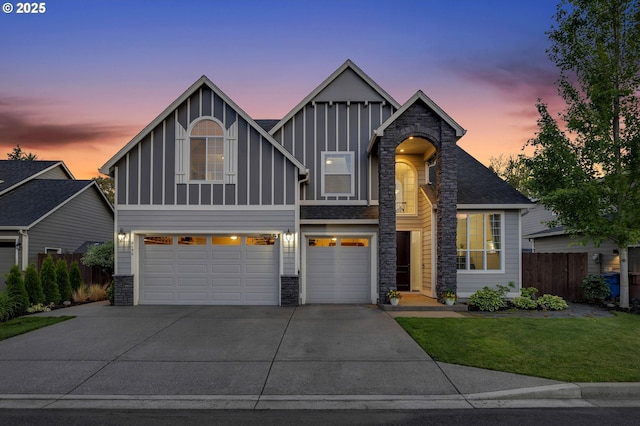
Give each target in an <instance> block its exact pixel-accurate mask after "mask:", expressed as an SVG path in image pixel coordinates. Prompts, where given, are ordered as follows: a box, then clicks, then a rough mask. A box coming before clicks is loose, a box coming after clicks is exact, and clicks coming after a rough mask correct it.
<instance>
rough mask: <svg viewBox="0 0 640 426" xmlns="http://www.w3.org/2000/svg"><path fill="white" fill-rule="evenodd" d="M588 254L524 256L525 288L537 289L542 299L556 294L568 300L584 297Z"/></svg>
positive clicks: (535, 254)
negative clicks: (583, 284)
mask: <svg viewBox="0 0 640 426" xmlns="http://www.w3.org/2000/svg"><path fill="white" fill-rule="evenodd" d="M588 262H589V259H588V255H587V253H523V254H522V287H535V288H537V289H538V296H542V295H543V294H554V295H557V296H562V297H563V298H564V299H565V300H569V301H573V300H579V299H581V298H582V288H581V287H580V286H581V285H582V279H583V278H584V277H585V276H586V275H587V267H588Z"/></svg>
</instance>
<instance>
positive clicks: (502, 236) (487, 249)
mask: <svg viewBox="0 0 640 426" xmlns="http://www.w3.org/2000/svg"><path fill="white" fill-rule="evenodd" d="M457 214H466V215H471V214H476V215H477V214H482V215H483V218H482V224H483V227H482V232H483V237H482V241H483V248H482V264H483V268H482V269H476V268H474V269H471V256H470V255H469V253H470V252H472V251H473V252H478V251H479V250H476V249H474V250H470V249H469V226H468V224H467V227H466V229H467V235H466V237H465V241H466V243H465V247H464V248H461V247H456V256H457V255H458V253H459V252H461V251H463V252H465V253H466V256H465V262H466V265H465V266H466V267H465V268H464V269H457V271H458V273H467V274H496V273H504V265H505V256H506V250H505V233H504V229H505V223H504V222H505V219H506V215H505V213H504V212H503V211H493V210H491V211H490V210H467V211H458V212H457ZM493 214H497V215H500V245H501V247H500V248H499V249H495V248H491V247H489V246H488V243H487V238H486V235H487V228H486V227H487V216H488V215H493ZM467 219H468V218H467ZM458 220H459V219H458V218H457V216H456V227H457V226H458ZM457 244H458V242H457V240H456V245H457ZM492 251H493V252H498V253H500V268H499V269H487V253H490V252H492ZM456 267H457V265H456Z"/></svg>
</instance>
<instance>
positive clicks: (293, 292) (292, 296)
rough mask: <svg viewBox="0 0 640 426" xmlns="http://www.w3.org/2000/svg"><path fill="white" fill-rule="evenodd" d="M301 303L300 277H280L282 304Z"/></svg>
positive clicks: (293, 304) (296, 304) (294, 304)
mask: <svg viewBox="0 0 640 426" xmlns="http://www.w3.org/2000/svg"><path fill="white" fill-rule="evenodd" d="M299 303H300V277H298V276H297V275H296V276H293V275H283V276H281V277H280V306H298V304H299Z"/></svg>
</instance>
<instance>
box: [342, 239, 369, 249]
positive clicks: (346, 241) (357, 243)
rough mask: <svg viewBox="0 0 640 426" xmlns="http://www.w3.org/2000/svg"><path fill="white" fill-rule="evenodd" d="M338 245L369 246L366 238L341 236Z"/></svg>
mask: <svg viewBox="0 0 640 426" xmlns="http://www.w3.org/2000/svg"><path fill="white" fill-rule="evenodd" d="M340 245H341V246H342V247H369V240H368V239H367V238H341V239H340Z"/></svg>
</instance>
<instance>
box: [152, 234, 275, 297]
mask: <svg viewBox="0 0 640 426" xmlns="http://www.w3.org/2000/svg"><path fill="white" fill-rule="evenodd" d="M173 241H174V242H175V241H176V239H175V238H174V239H173ZM206 241H207V244H206V245H198V246H190V245H178V244H172V245H143V246H142V250H141V256H140V261H141V266H140V270H141V279H140V285H141V289H140V295H141V297H140V303H176V304H211V305H224V304H234V305H242V304H254V305H277V304H278V301H279V299H278V297H279V292H278V288H279V280H278V261H277V260H278V256H277V255H278V246H277V245H264V246H247V245H245V244H244V242H245V238H242V241H241V243H240V244H238V245H214V244H211V241H212V239H211V238H210V237H206Z"/></svg>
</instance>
